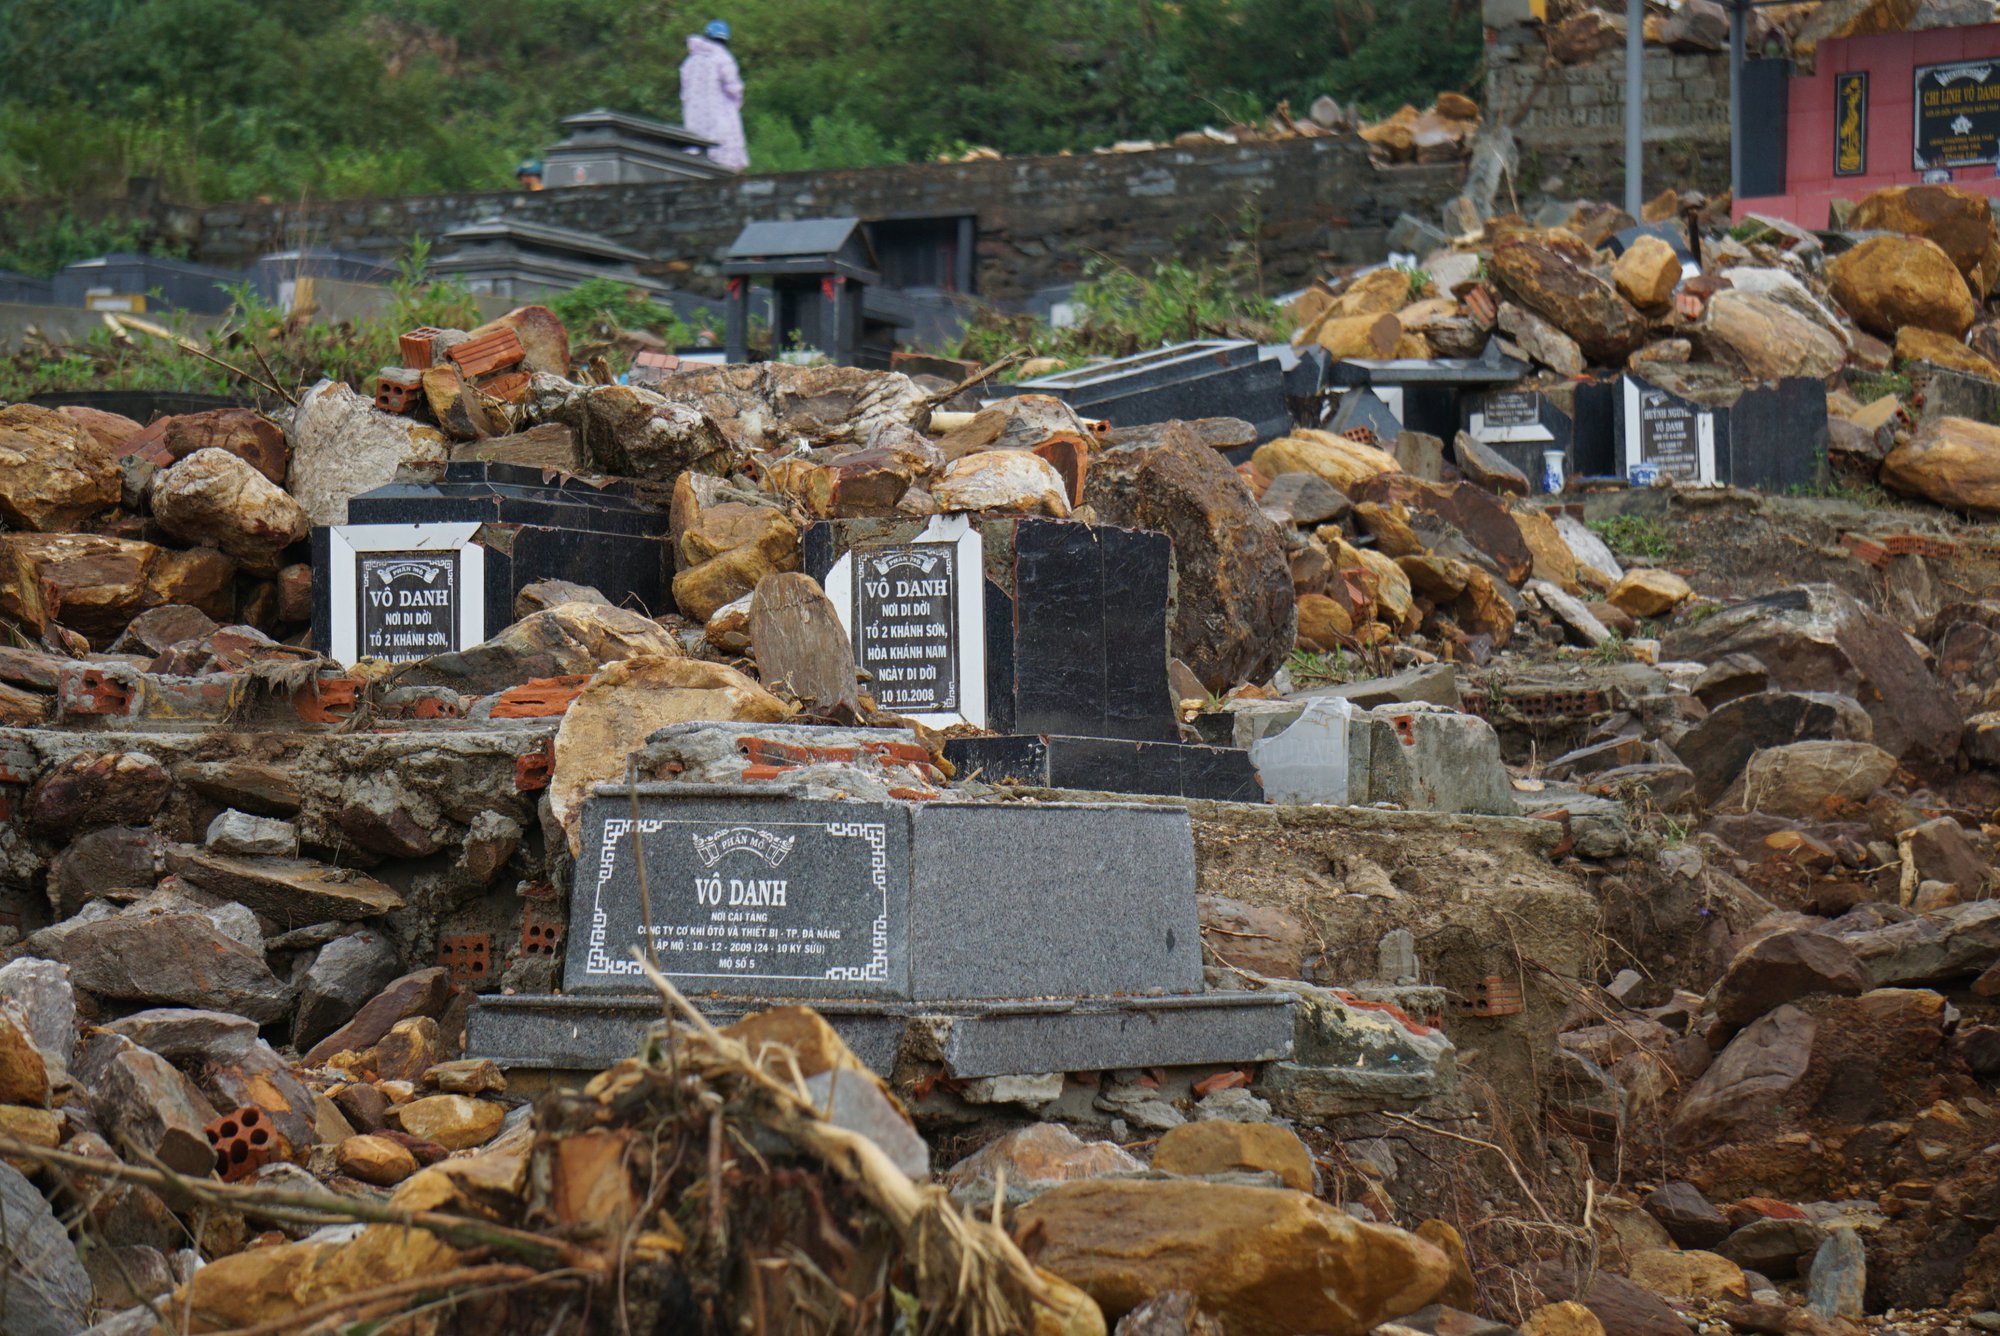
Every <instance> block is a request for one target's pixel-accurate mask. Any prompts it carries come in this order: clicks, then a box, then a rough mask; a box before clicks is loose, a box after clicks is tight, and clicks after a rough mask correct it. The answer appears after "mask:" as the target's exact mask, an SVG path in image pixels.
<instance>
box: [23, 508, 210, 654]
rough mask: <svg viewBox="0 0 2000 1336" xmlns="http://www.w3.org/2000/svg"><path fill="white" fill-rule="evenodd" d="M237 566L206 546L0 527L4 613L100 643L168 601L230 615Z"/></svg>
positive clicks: (32, 626)
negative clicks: (168, 548) (185, 548)
mask: <svg viewBox="0 0 2000 1336" xmlns="http://www.w3.org/2000/svg"><path fill="white" fill-rule="evenodd" d="M203 554H205V555H203ZM211 559H212V560H211ZM235 574H236V563H235V562H233V561H231V560H230V559H229V558H227V557H226V556H224V555H223V554H222V553H220V552H216V551H214V550H213V549H209V548H197V549H195V550H193V551H191V552H184V553H174V552H165V551H162V550H161V549H160V548H158V547H155V546H154V545H153V544H151V543H143V542H140V541H139V540H137V539H134V538H99V537H97V536H96V535H94V534H40V533H5V534H0V613H4V614H5V615H6V616H8V617H11V618H13V619H14V620H15V621H16V622H18V623H20V624H21V625H22V626H23V627H24V628H26V629H27V630H29V631H30V632H32V633H34V634H36V635H39V634H41V633H42V632H43V631H45V630H47V629H48V626H49V625H50V623H59V624H61V625H63V626H66V627H68V628H69V629H71V630H72V631H79V632H81V633H83V634H84V635H85V636H87V637H89V638H90V640H91V642H92V644H94V645H97V646H100V647H102V646H106V645H109V644H110V643H111V642H112V641H113V640H115V639H117V638H118V635H119V633H120V632H122V631H123V630H124V629H125V627H126V625H127V624H128V623H130V622H131V620H132V619H133V618H134V617H136V616H138V615H139V614H140V613H141V612H143V611H145V610H146V609H147V608H150V607H155V606H158V605H160V604H163V603H191V604H193V605H194V606H196V607H199V608H200V609H201V610H202V611H204V612H207V613H209V614H210V615H211V616H213V615H214V613H215V611H216V610H218V609H220V610H223V611H224V612H225V615H226V613H227V612H228V611H230V610H233V608H234V606H235V600H234V596H233V594H232V593H231V592H230V591H229V589H228V586H229V585H230V584H232V583H233V581H234V578H235ZM225 604H226V607H225Z"/></svg>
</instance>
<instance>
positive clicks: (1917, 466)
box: [0, 417, 2000, 591]
mask: <svg viewBox="0 0 2000 1336" xmlns="http://www.w3.org/2000/svg"><path fill="white" fill-rule="evenodd" d="M1882 485H1883V486H1884V487H1887V488H1889V489H1890V490H1891V491H1894V492H1900V493H1902V494H1903V495H1904V496H1920V497H1923V498H1924V499H1925V500H1928V501H1934V502H1936V503H1937V504H1938V505H1941V506H1948V507H1950V508H1951V509H1953V510H1962V511H1974V512H1979V513H1982V514H1996V513H2000V427H1995V426H1991V425H1989V424H1987V423H1984V422H1974V421H1972V420H1971V419H1970V418H1949V417H1948V418H1937V419H1934V420H1933V421H1931V422H1928V423H1926V424H1924V426H1923V428H1922V429H1921V430H1920V431H1918V432H1917V434H1916V435H1915V436H1912V437H1910V438H1908V439H1907V440H1904V441H1902V442H1900V443H1899V444H1898V445H1897V446H1896V448H1895V449H1893V450H1891V451H1890V452H1889V455H1888V457H1887V458H1886V459H1884V460H1883V461H1882ZM0 591H3V587H0Z"/></svg>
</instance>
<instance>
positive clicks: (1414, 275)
mask: <svg viewBox="0 0 2000 1336" xmlns="http://www.w3.org/2000/svg"><path fill="white" fill-rule="evenodd" d="M1430 285H1431V275H1430V271H1429V270H1428V269H1412V270H1410V288H1409V292H1408V294H1407V295H1408V297H1409V299H1410V300H1411V301H1420V300H1422V298H1423V295H1424V289H1425V288H1428V287H1429V286H1430Z"/></svg>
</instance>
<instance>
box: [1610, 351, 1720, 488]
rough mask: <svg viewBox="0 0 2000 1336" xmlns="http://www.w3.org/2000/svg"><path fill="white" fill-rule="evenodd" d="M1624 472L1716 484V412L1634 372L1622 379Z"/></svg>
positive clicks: (1643, 477)
mask: <svg viewBox="0 0 2000 1336" xmlns="http://www.w3.org/2000/svg"><path fill="white" fill-rule="evenodd" d="M1624 391H1625V392H1624V421H1623V423H1622V424H1621V425H1622V428H1623V435H1624V446H1625V450H1624V458H1625V474H1626V476H1627V477H1628V478H1630V479H1631V480H1632V481H1634V482H1646V481H1650V479H1651V478H1652V477H1655V476H1657V477H1665V478H1672V479H1674V480H1675V481H1677V482H1700V483H1714V482H1717V481H1719V477H1718V475H1717V473H1716V450H1715V411H1714V410H1713V409H1708V408H1703V407H1701V406H1700V405H1698V404H1693V403H1690V402H1688V401H1687V400H1685V399H1682V398H1681V397H1680V396H1678V395H1675V394H1672V393H1670V392H1668V391H1666V390H1663V389H1660V388H1659V387H1658V386H1654V385H1648V384H1646V382H1644V381H1642V380H1639V379H1638V378H1636V377H1634V376H1626V377H1625V382H1624Z"/></svg>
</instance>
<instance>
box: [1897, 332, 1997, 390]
mask: <svg viewBox="0 0 2000 1336" xmlns="http://www.w3.org/2000/svg"><path fill="white" fill-rule="evenodd" d="M1896 360H1897V361H1899V362H1929V363H1932V364H1933V365H1935V366H1941V367H1945V368H1947V369H1948V370H1952V371H1962V372H1964V373H1965V374H1966V375H1968V376H1978V377H1979V378H1980V379H1981V380H1996V381H2000V366H1996V365H1994V363H1993V362H1992V361H1990V360H1989V359H1988V358H1987V357H1986V356H1985V355H1984V354H1982V353H1978V352H1974V351H1973V350H1972V349H1971V348H1970V347H1968V346H1966V345H1965V344H1963V343H1961V342H1959V341H1958V340H1957V339H1954V338H1952V337H1951V336H1950V335H1948V334H1939V333H1937V332H1936V331H1935V330H1929V329H1922V328H1919V327H1918V326H1916V325H1905V326H1903V328H1901V329H1899V330H1897V331H1896Z"/></svg>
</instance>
